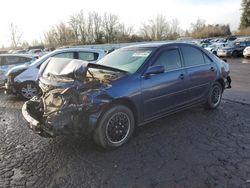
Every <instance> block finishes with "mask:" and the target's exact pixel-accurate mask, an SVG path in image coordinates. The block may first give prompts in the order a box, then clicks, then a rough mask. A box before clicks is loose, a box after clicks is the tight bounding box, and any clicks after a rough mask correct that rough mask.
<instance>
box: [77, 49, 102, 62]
mask: <svg viewBox="0 0 250 188" xmlns="http://www.w3.org/2000/svg"><path fill="white" fill-rule="evenodd" d="M80 53H92V54H93V55H94V60H83V59H80ZM99 56H100V54H99V53H98V52H89V51H78V52H77V59H79V60H82V61H89V62H92V61H97V60H98V58H99ZM96 57H97V58H96ZM95 58H96V59H95Z"/></svg>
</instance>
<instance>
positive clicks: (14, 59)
mask: <svg viewBox="0 0 250 188" xmlns="http://www.w3.org/2000/svg"><path fill="white" fill-rule="evenodd" d="M18 63H20V58H19V57H18V56H7V57H5V63H4V64H5V65H11V64H18Z"/></svg>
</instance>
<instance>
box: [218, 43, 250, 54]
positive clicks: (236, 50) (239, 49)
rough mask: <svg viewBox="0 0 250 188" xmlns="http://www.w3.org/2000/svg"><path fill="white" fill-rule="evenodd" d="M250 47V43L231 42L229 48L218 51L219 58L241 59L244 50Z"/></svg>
mask: <svg viewBox="0 0 250 188" xmlns="http://www.w3.org/2000/svg"><path fill="white" fill-rule="evenodd" d="M247 46H250V41H236V42H230V43H228V45H227V46H225V47H223V48H220V49H218V50H217V55H218V56H219V57H240V56H243V51H244V49H245V48H246V47H247Z"/></svg>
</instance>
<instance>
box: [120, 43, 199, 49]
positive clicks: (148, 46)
mask: <svg viewBox="0 0 250 188" xmlns="http://www.w3.org/2000/svg"><path fill="white" fill-rule="evenodd" d="M170 45H191V46H197V45H194V44H193V43H191V42H189V41H166V42H149V43H144V44H137V45H131V46H127V47H124V48H123V49H129V48H159V47H164V46H170Z"/></svg>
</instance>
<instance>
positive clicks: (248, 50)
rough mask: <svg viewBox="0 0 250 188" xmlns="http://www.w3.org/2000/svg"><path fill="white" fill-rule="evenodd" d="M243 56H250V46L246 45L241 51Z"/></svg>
mask: <svg viewBox="0 0 250 188" xmlns="http://www.w3.org/2000/svg"><path fill="white" fill-rule="evenodd" d="M243 56H244V57H245V58H247V57H250V46H248V47H246V48H245V49H244V51H243Z"/></svg>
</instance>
